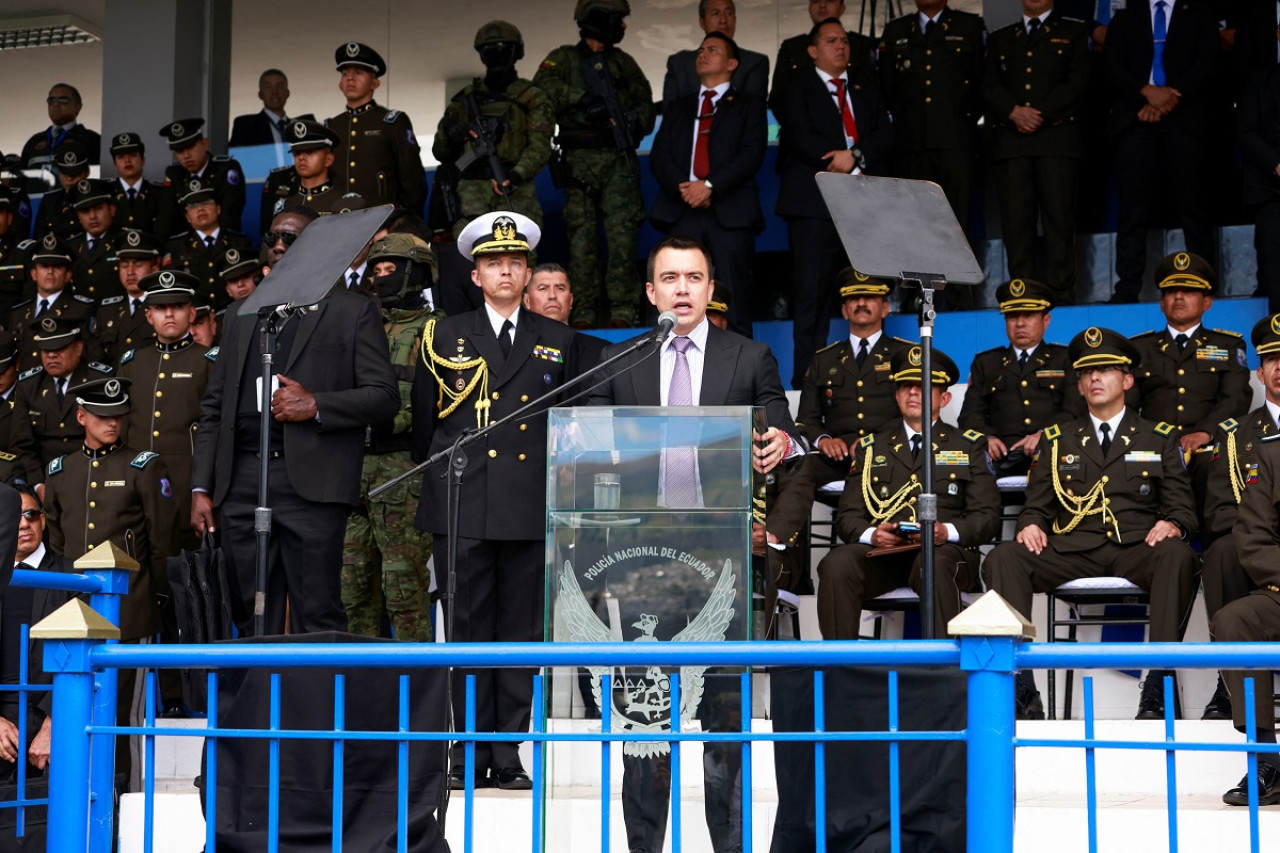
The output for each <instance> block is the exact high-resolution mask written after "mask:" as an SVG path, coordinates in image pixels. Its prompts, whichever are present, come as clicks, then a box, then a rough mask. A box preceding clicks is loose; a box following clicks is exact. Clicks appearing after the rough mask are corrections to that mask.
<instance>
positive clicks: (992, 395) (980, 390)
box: [958, 278, 1085, 475]
mask: <svg viewBox="0 0 1280 853" xmlns="http://www.w3.org/2000/svg"><path fill="white" fill-rule="evenodd" d="M996 300H997V301H998V302H999V303H1000V313H1001V314H1003V315H1004V330H1005V334H1007V335H1008V336H1009V346H1003V347H995V348H994V349H989V350H987V351H985V352H980V353H978V354H977V355H976V356H974V358H973V366H972V367H970V368H969V389H968V391H966V392H965V395H964V405H963V406H962V407H961V409H960V417H959V419H958V421H959V424H960V427H961V429H972V430H977V431H978V432H983V433H986V434H987V455H989V456H990V457H991V461H992V462H994V463H995V464H996V470H997V472H998V473H1000V474H1006V475H1015V474H1025V473H1027V469H1028V468H1030V467H1031V458H1032V457H1033V456H1035V453H1036V447H1037V446H1038V445H1039V443H1040V430H1042V429H1044V428H1045V427H1047V426H1049V424H1056V423H1061V422H1062V421H1065V420H1070V419H1071V418H1078V417H1080V416H1082V415H1083V414H1084V413H1085V405H1084V400H1083V399H1081V397H1080V392H1079V391H1077V390H1076V383H1075V378H1074V377H1070V378H1068V375H1067V374H1068V372H1069V371H1070V370H1071V368H1070V366H1069V365H1068V364H1067V348H1066V347H1064V346H1063V345H1062V344H1048V343H1045V342H1044V333H1045V332H1046V331H1047V330H1048V328H1049V320H1050V312H1051V311H1052V310H1053V299H1052V296H1051V294H1050V291H1049V288H1048V287H1046V286H1045V285H1043V284H1041V283H1040V282H1038V281H1032V280H1031V279H1029V278H1028V279H1021V278H1015V279H1014V280H1013V281H1008V282H1005V283H1004V284H1002V285H1000V287H999V288H997V289H996Z"/></svg>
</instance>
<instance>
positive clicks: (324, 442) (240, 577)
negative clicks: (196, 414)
mask: <svg viewBox="0 0 1280 853" xmlns="http://www.w3.org/2000/svg"><path fill="white" fill-rule="evenodd" d="M315 218H316V214H315V213H314V211H311V210H310V209H309V208H288V209H286V210H283V211H281V212H280V213H279V214H278V215H277V216H276V218H275V219H274V220H272V222H271V230H270V231H269V232H268V239H270V238H275V239H273V240H270V242H271V244H272V246H271V250H270V258H271V261H272V265H274V262H276V261H278V260H279V259H280V257H281V256H282V255H283V254H284V252H283V251H280V247H281V246H285V247H287V246H288V245H289V244H291V243H292V242H293V241H294V240H295V239H297V235H298V233H300V232H301V231H302V230H303V229H304V228H305V227H306V226H307V225H308V224H310V223H311V222H312V221H314V220H315ZM289 234H292V235H293V237H292V238H290V237H288V236H286V235H289ZM286 241H287V242H286ZM264 242H267V241H266V240H264ZM336 275H337V272H335V276H336ZM270 286H271V276H270V275H268V276H267V278H266V279H264V280H263V283H262V284H261V285H260V287H270ZM239 304H240V303H238V302H237V303H233V304H232V305H231V307H230V308H229V309H228V310H227V315H226V316H227V318H228V322H227V325H226V329H225V331H224V333H223V338H222V347H221V352H220V357H219V359H218V361H217V364H216V365H215V367H214V369H213V375H212V376H211V377H210V379H209V387H208V388H207V389H206V390H205V395H204V400H203V401H202V403H201V408H202V409H203V415H202V417H201V419H200V429H199V431H198V433H197V434H196V444H195V455H194V458H193V460H192V470H191V491H192V495H191V526H192V527H194V528H195V529H196V530H197V531H200V532H202V533H203V532H204V531H205V530H206V529H211V528H213V527H214V509H215V507H216V508H217V509H218V511H219V512H220V513H221V524H222V528H221V529H222V531H223V536H222V544H223V548H224V551H225V552H226V555H227V557H228V559H229V561H230V564H231V571H230V573H229V574H230V580H231V585H232V588H233V595H232V616H233V617H234V619H235V621H236V626H237V628H238V629H239V631H240V635H241V636H242V637H243V636H248V635H249V634H250V633H251V632H252V629H253V605H254V591H255V586H256V571H255V554H256V546H257V538H256V536H255V535H254V508H255V507H256V506H257V505H258V464H259V459H260V456H261V454H262V453H267V454H269V456H270V459H271V462H270V472H269V474H270V480H269V484H270V491H269V493H268V505H269V506H270V507H271V510H272V518H271V524H272V527H271V545H270V555H269V558H268V565H267V589H266V593H267V610H266V631H267V633H268V634H279V633H283V630H284V614H285V601H286V599H287V600H288V602H289V605H290V610H289V624H290V630H291V632H292V633H295V634H300V633H308V632H313V631H345V630H346V628H347V615H346V611H345V610H344V609H343V607H342V584H341V580H340V574H341V570H342V539H343V534H344V532H345V531H346V525H347V515H348V513H349V512H350V510H351V507H352V505H353V504H355V503H356V501H357V500H358V499H359V496H360V470H361V465H362V463H363V460H364V437H365V427H366V425H367V424H377V423H382V422H384V421H388V420H390V419H391V418H393V417H394V416H395V414H396V412H397V411H398V410H399V408H400V391H399V387H398V385H397V383H396V375H395V372H394V371H393V370H392V367H391V361H390V359H389V358H388V356H387V352H388V347H387V336H386V334H385V333H384V332H383V329H382V317H381V315H380V313H379V311H378V304H377V303H376V302H374V301H373V300H370V299H368V298H367V297H364V296H360V295H358V294H355V293H350V292H348V291H347V290H346V289H344V288H335V289H334V290H332V291H330V293H329V295H328V296H326V297H325V298H324V299H322V300H320V301H319V302H318V303H316V304H315V305H314V306H311V307H310V309H309V310H307V311H306V312H305V313H303V314H302V315H301V316H296V317H291V318H290V319H288V320H287V321H285V323H284V324H283V326H282V327H281V329H280V332H279V337H278V339H277V344H276V353H275V364H276V366H277V370H278V373H277V374H276V378H277V379H278V380H279V387H278V388H277V389H276V390H275V392H274V394H273V395H272V397H271V412H270V417H271V436H270V446H268V447H262V446H261V440H260V436H259V433H258V430H259V428H260V423H261V418H262V413H261V412H260V411H259V410H258V407H259V401H260V399H261V398H260V396H259V393H258V383H259V382H260V381H261V372H262V356H261V352H260V350H259V348H258V341H259V338H260V334H259V333H260V331H261V323H262V321H261V320H259V319H258V318H256V317H253V316H248V317H241V316H238V315H237V313H236V312H237V309H238V307H239Z"/></svg>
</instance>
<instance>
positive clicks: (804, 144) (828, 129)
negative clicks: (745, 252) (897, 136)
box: [775, 71, 893, 219]
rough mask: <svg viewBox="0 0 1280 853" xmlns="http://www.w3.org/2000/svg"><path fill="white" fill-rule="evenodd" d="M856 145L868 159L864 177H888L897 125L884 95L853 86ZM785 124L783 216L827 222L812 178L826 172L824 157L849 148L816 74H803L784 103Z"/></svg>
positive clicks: (831, 101)
mask: <svg viewBox="0 0 1280 853" xmlns="http://www.w3.org/2000/svg"><path fill="white" fill-rule="evenodd" d="M849 94H850V101H851V102H852V104H853V117H854V121H855V122H856V123H857V125H858V144H857V146H856V147H857V148H859V149H860V150H861V151H862V153H863V154H864V155H865V156H866V160H867V167H866V173H867V174H869V175H887V174H888V173H889V170H890V166H891V162H890V158H891V156H892V152H893V126H892V125H891V124H890V121H889V113H888V111H887V110H886V109H885V106H884V101H883V100H881V98H880V93H879V92H877V91H876V90H875V88H874V87H872V86H862V85H860V84H858V83H857V81H853V85H852V86H851V87H850V89H849ZM779 118H780V123H781V125H782V131H781V139H780V147H779V151H778V165H779V171H780V172H781V173H782V186H781V187H780V189H779V190H778V204H777V207H776V208H775V210H776V212H777V214H778V215H779V216H792V217H808V218H818V219H829V218H830V216H829V214H828V213H827V206H826V205H825V204H824V203H823V201H822V196H821V194H820V193H819V192H818V184H817V181H815V180H814V175H815V174H816V173H817V172H822V171H825V170H826V167H827V161H825V160H823V159H822V155H823V154H825V153H826V152H828V151H832V150H836V149H839V148H844V147H846V144H845V136H844V125H843V123H842V122H841V119H840V111H839V110H838V109H837V108H836V102H835V98H833V97H832V96H831V90H830V89H828V88H827V85H826V83H825V82H823V80H822V78H821V77H819V76H818V72H817V71H811V72H809V73H805V74H800V75H799V76H798V77H796V79H795V80H794V81H793V82H792V83H791V85H790V87H789V88H788V89H787V95H786V97H785V98H784V99H783V101H782V116H780V117H779Z"/></svg>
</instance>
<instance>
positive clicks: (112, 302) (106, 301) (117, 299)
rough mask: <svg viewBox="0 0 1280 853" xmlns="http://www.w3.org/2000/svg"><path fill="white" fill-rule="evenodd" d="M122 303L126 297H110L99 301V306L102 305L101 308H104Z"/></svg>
mask: <svg viewBox="0 0 1280 853" xmlns="http://www.w3.org/2000/svg"><path fill="white" fill-rule="evenodd" d="M121 302H124V296H123V295H121V296H108V297H106V298H105V299H99V300H98V304H99V305H101V306H103V307H106V306H107V305H116V304H118V303H121Z"/></svg>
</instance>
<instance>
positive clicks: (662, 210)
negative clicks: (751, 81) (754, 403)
mask: <svg viewBox="0 0 1280 853" xmlns="http://www.w3.org/2000/svg"><path fill="white" fill-rule="evenodd" d="M738 56H739V51H738V46H737V45H736V44H735V43H734V41H733V39H731V38H729V37H728V36H726V35H724V34H723V33H709V34H707V37H706V38H704V39H703V40H702V46H701V47H700V48H698V59H697V65H698V77H699V79H700V81H701V82H700V83H699V89H698V91H697V94H690V95H686V96H684V97H681V98H678V99H676V100H675V101H674V102H672V104H671V105H670V106H669V107H668V109H667V112H666V114H665V117H664V119H663V122H662V127H660V128H659V129H658V135H657V136H656V137H655V138H654V140H653V149H652V151H651V152H650V154H649V168H651V169H652V170H653V177H654V178H655V179H656V180H657V182H658V197H657V199H656V200H655V201H654V203H653V210H651V211H650V212H649V218H650V219H651V220H652V221H653V224H654V225H655V226H656V227H657V228H658V229H659V230H660V231H662V232H664V233H666V234H679V235H681V236H683V237H692V238H693V239H695V240H698V241H699V242H700V243H702V244H703V245H704V246H706V247H707V248H708V249H709V250H710V251H711V257H712V258H714V259H715V262H716V268H717V269H718V270H719V272H720V275H719V278H718V280H719V281H720V283H722V284H724V285H726V286H727V287H728V288H729V291H730V292H731V293H732V294H733V299H732V302H731V303H730V306H731V307H730V313H729V328H730V329H731V330H733V331H735V332H737V333H738V334H740V335H745V336H746V337H751V267H752V260H753V257H754V254H755V235H756V234H757V233H759V232H760V230H761V229H763V228H764V215H763V214H762V213H761V211H760V197H759V193H758V191H757V190H756V172H757V171H759V169H760V164H761V163H763V162H764V152H765V146H766V145H767V144H768V128H767V126H766V125H767V118H766V116H765V105H764V100H763V99H761V98H760V97H759V96H757V95H754V94H750V93H747V92H741V91H739V90H738V89H737V88H735V86H734V84H733V83H732V82H731V79H730V78H731V76H732V75H733V74H734V73H735V71H736V70H737V69H738V68H740V67H741V66H740V64H739V60H738Z"/></svg>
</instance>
